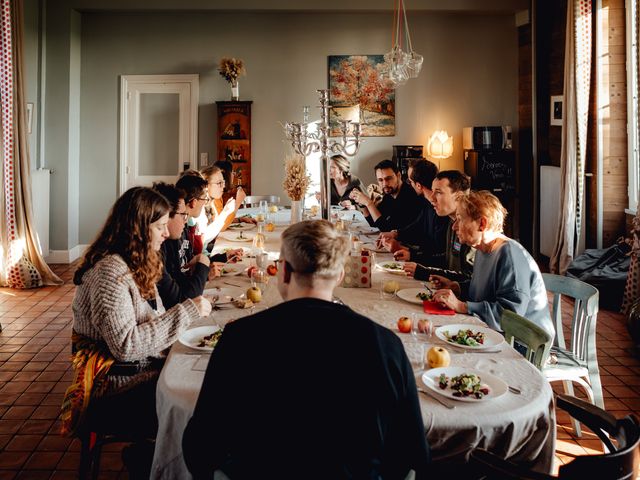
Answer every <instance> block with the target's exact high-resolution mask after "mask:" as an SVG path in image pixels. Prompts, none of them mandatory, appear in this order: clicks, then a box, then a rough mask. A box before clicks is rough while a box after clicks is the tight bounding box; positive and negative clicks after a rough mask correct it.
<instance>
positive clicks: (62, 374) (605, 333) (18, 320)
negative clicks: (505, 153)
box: [0, 265, 640, 480]
mask: <svg viewBox="0 0 640 480" xmlns="http://www.w3.org/2000/svg"><path fill="white" fill-rule="evenodd" d="M53 269H54V271H55V272H56V273H57V274H58V275H60V276H61V278H62V279H63V280H64V281H65V284H64V285H63V286H61V287H45V288H41V289H35V290H25V291H19V290H11V289H0V323H1V324H2V327H3V331H2V333H0V480H9V479H14V478H16V479H18V478H24V479H40V478H42V479H67V478H68V479H72V478H76V472H77V468H78V461H79V450H80V445H79V442H78V441H77V440H73V441H72V440H70V439H67V438H64V437H61V436H60V435H59V433H58V432H59V427H60V426H59V422H58V420H57V416H58V412H59V408H60V404H61V400H62V395H63V393H64V391H65V389H66V388H67V386H68V385H69V381H70V379H71V369H70V362H69V338H70V330H71V321H72V312H71V301H72V299H73V293H74V286H73V284H72V283H71V277H72V275H73V271H74V269H75V266H74V265H54V266H53ZM565 311H566V312H565V313H566V314H567V315H568V313H569V312H571V309H570V308H566V309H565ZM567 320H568V319H567ZM597 341H598V349H599V355H598V357H599V361H600V368H601V376H602V383H603V385H604V395H605V405H606V407H607V410H609V411H610V412H611V413H612V414H613V415H615V416H616V417H622V416H624V415H627V414H628V413H635V414H636V415H638V416H640V375H639V374H640V360H639V358H638V357H636V356H634V343H633V342H632V341H631V340H630V338H629V335H628V334H627V331H626V325H625V319H624V317H623V316H622V315H620V314H618V313H612V312H607V311H600V314H599V316H598V340H597ZM121 449H122V445H121V444H113V445H108V446H106V447H105V449H104V451H103V454H102V463H101V475H100V478H102V479H121V478H128V476H127V473H126V471H125V469H124V468H123V466H122V462H121V459H120V451H121ZM601 451H602V447H601V444H600V442H599V441H598V440H597V439H596V437H595V436H594V435H593V434H591V433H590V432H588V431H587V432H583V437H582V438H580V439H578V438H576V437H575V436H574V435H573V429H572V427H571V424H570V421H569V417H568V415H566V414H565V413H564V412H562V411H558V443H557V454H556V467H557V465H559V464H561V463H563V462H568V461H571V459H572V458H573V457H574V456H576V455H583V454H585V453H596V452H601Z"/></svg>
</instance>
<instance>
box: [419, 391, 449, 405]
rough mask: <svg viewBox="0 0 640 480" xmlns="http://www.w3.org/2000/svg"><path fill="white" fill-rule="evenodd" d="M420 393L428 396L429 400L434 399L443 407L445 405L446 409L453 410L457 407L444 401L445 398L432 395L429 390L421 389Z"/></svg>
mask: <svg viewBox="0 0 640 480" xmlns="http://www.w3.org/2000/svg"><path fill="white" fill-rule="evenodd" d="M418 391H419V392H420V393H422V394H423V395H426V396H427V397H429V398H433V399H434V400H435V401H436V402H438V403H440V404H441V405H444V406H445V407H447V408H448V409H450V410H453V409H454V408H456V406H455V405H452V404H450V403H449V402H447V401H446V400H444V399H443V398H440V397H438V396H437V395H436V394H435V393H431V392H429V391H427V390H423V389H422V388H419V389H418Z"/></svg>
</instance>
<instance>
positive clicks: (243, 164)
mask: <svg viewBox="0 0 640 480" xmlns="http://www.w3.org/2000/svg"><path fill="white" fill-rule="evenodd" d="M252 103H253V102H216V104H217V106H218V155H217V158H216V160H227V161H228V162H230V163H231V166H232V170H231V185H229V190H230V192H231V193H232V194H233V195H235V191H236V189H237V188H238V187H242V188H243V190H244V191H245V192H246V193H247V195H250V194H251V104H252Z"/></svg>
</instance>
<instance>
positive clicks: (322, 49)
mask: <svg viewBox="0 0 640 480" xmlns="http://www.w3.org/2000/svg"><path fill="white" fill-rule="evenodd" d="M71 16H72V17H73V15H71ZM49 17H52V18H49V21H50V22H51V21H54V20H57V21H56V22H55V24H54V25H53V26H52V27H51V28H50V29H49V32H48V33H47V41H48V43H47V45H48V47H47V48H48V50H49V51H50V52H49V53H48V54H47V68H48V70H47V72H48V76H47V114H48V119H47V127H48V130H47V138H48V140H47V148H46V150H47V155H50V156H51V158H52V162H53V163H54V164H56V163H58V162H60V163H62V165H61V167H62V169H63V173H64V172H66V173H65V174H64V176H65V178H60V179H59V180H58V181H57V182H56V180H55V179H54V181H53V183H52V197H53V199H52V201H53V202H54V203H56V202H57V201H60V203H59V207H56V209H55V215H57V217H58V219H59V220H60V221H61V222H62V223H65V222H67V221H68V222H71V223H73V222H74V219H73V218H71V217H72V216H70V215H69V214H68V212H69V208H68V207H69V206H68V204H67V205H65V203H67V202H72V199H71V198H70V197H69V192H70V191H72V190H73V186H71V185H68V184H67V182H71V183H73V182H75V179H74V178H73V175H74V163H75V162H74V156H75V155H74V148H73V138H74V137H73V135H79V197H78V199H77V204H78V208H79V216H78V218H77V219H76V220H75V222H76V224H77V225H78V237H77V241H76V240H75V239H74V238H73V237H74V235H73V233H72V229H71V226H70V225H64V226H63V228H65V227H66V228H67V230H66V233H65V234H56V233H55V232H54V230H55V229H56V228H58V227H60V226H62V225H58V226H56V218H53V219H52V224H53V225H54V226H53V227H52V248H57V249H71V248H73V247H74V246H75V243H74V241H76V242H77V243H80V244H83V243H89V242H90V241H91V240H92V239H93V237H94V236H95V234H96V233H97V230H98V228H99V227H100V225H101V224H102V223H103V221H104V219H105V216H106V214H107V211H108V209H109V208H110V206H111V204H112V203H113V201H114V200H115V198H116V195H117V162H118V158H117V152H118V134H117V132H118V79H119V76H120V75H124V74H167V73H198V74H199V75H200V112H199V118H200V128H199V151H200V152H208V153H209V157H210V159H211V161H212V160H213V159H214V157H215V151H216V148H215V131H216V119H215V101H216V100H228V99H229V96H230V92H229V86H228V84H227V83H226V82H225V81H224V80H223V79H222V78H221V77H220V76H219V75H218V73H217V71H216V70H215V67H216V65H217V62H218V60H219V59H220V57H221V56H226V55H229V56H236V57H240V58H242V59H243V60H244V61H245V62H246V65H247V70H248V74H247V76H246V77H243V78H241V80H240V97H241V99H242V100H253V102H254V103H253V132H252V133H253V152H252V153H253V165H252V175H253V184H252V191H253V193H256V194H261V193H279V194H281V196H282V193H281V192H282V189H281V182H282V168H281V163H282V159H283V158H284V155H285V153H286V147H285V144H284V143H283V142H282V140H283V135H282V131H281V127H280V126H279V124H278V122H285V121H292V120H294V121H299V120H301V117H302V106H303V105H312V106H314V105H316V104H317V94H316V92H315V90H316V89H317V88H325V87H326V85H327V55H332V54H380V53H384V52H386V51H388V50H389V49H390V41H391V32H390V25H391V14H390V13H277V14H275V13H268V12H267V13H215V12H206V13H138V14H136V13H100V12H92V13H82V18H81V37H80V43H81V49H80V50H78V48H79V46H77V45H76V40H77V39H76V37H75V35H72V34H71V33H70V31H73V32H74V33H75V32H77V31H78V29H77V27H76V28H71V27H70V25H73V26H74V27H75V22H74V21H70V19H69V18H60V17H63V15H60V14H56V13H51V14H50V15H49ZM56 17H57V18H56ZM409 21H410V27H411V31H412V33H413V43H414V48H415V50H416V51H418V52H419V53H421V54H422V55H424V57H425V62H424V66H423V71H422V73H421V74H420V77H419V78H418V79H416V80H411V81H409V82H408V83H407V84H406V85H405V86H403V87H401V88H400V89H399V90H397V92H396V112H397V114H396V115H397V117H396V136H395V137H378V138H367V139H366V140H367V141H366V143H365V144H364V145H363V146H362V149H361V152H360V154H359V155H358V156H357V158H356V159H355V160H354V163H353V170H354V172H355V173H356V175H358V176H360V177H361V178H362V179H363V181H364V182H365V183H369V182H371V181H373V172H372V167H373V165H374V164H375V163H377V162H378V161H379V160H381V159H383V158H390V156H391V146H392V145H394V144H424V143H425V141H426V139H427V137H428V135H430V134H431V132H433V131H434V130H436V129H446V130H448V131H449V133H450V134H453V135H454V139H455V140H454V141H455V152H454V156H453V157H452V158H451V159H448V160H446V161H444V162H442V164H441V168H462V167H463V162H462V153H461V134H462V127H464V126H468V125H486V124H495V125H500V124H510V125H516V124H517V36H516V33H517V31H516V27H515V22H514V18H513V16H512V15H502V14H490V15H472V14H462V13H456V14H447V13H428V12H421V13H416V14H413V15H411V14H410V17H409ZM60 23H62V24H63V25H62V26H60ZM64 24H66V25H64ZM50 37H51V38H50ZM78 52H81V53H80V55H81V57H80V58H81V62H80V71H79V74H78V73H76V74H75V75H74V73H73V70H74V65H75V62H74V60H73V57H74V55H77V53H78ZM65 53H66V54H67V55H69V56H70V57H71V58H67V60H66V61H61V59H60V57H59V55H61V54H65ZM54 60H55V62H54ZM49 69H53V72H51V75H49ZM78 76H79V79H80V83H79V87H80V88H79V90H80V102H79V113H80V121H79V131H75V132H74V127H73V123H74V122H73V116H71V117H70V115H72V114H73V111H74V110H75V109H76V108H78V104H77V103H75V102H71V101H70V97H72V96H73V95H74V91H77V85H76V84H75V81H76V80H74V78H76V79H77V77H78ZM52 95H54V96H55V98H53V99H52V98H51V96H52ZM76 101H77V100H76ZM70 104H71V106H69V105H70ZM65 105H66V112H65V113H64V115H66V117H67V119H63V120H60V118H59V116H58V117H56V115H59V113H60V110H62V111H64V108H62V107H63V106H65ZM49 107H51V109H54V110H55V112H56V113H55V114H54V113H50V112H49ZM312 112H313V109H312ZM76 130H77V129H76ZM67 131H68V133H69V135H66V133H67ZM59 134H63V135H64V137H63V138H60V137H59ZM62 176H63V175H61V177H62ZM64 212H67V213H64ZM55 215H54V217H55Z"/></svg>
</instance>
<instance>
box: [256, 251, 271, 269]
mask: <svg viewBox="0 0 640 480" xmlns="http://www.w3.org/2000/svg"><path fill="white" fill-rule="evenodd" d="M256 266H257V267H258V269H259V270H263V271H265V270H266V269H267V267H268V266H269V254H268V253H266V252H262V253H258V254H257V255H256Z"/></svg>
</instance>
